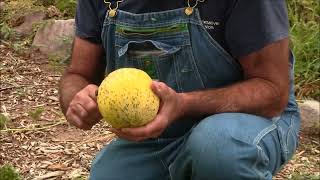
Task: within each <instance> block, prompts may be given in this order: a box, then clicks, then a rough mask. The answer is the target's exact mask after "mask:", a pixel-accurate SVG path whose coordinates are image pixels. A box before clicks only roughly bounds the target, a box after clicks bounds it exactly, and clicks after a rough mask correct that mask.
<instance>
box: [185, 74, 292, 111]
mask: <svg viewBox="0 0 320 180" xmlns="http://www.w3.org/2000/svg"><path fill="white" fill-rule="evenodd" d="M182 96H183V99H184V103H185V108H184V109H185V115H187V116H188V115H189V116H202V115H209V114H216V113H224V112H242V113H250V114H256V115H260V116H264V117H273V116H276V115H278V114H279V113H280V112H281V111H282V110H283V108H284V107H285V105H286V103H287V99H286V98H283V97H281V93H280V91H279V90H277V88H276V87H274V86H273V84H272V83H271V82H269V81H266V80H263V79H258V78H256V79H250V80H246V81H243V82H240V83H237V84H234V85H231V86H228V87H225V88H218V89H211V90H205V91H198V92H191V93H184V94H182Z"/></svg>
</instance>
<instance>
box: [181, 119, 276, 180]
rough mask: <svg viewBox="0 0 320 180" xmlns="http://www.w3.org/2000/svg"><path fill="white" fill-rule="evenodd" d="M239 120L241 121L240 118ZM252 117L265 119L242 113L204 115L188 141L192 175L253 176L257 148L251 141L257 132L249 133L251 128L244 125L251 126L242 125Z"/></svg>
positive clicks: (219, 176)
mask: <svg viewBox="0 0 320 180" xmlns="http://www.w3.org/2000/svg"><path fill="white" fill-rule="evenodd" d="M241 120H242V121H243V122H239V121H241ZM252 120H258V121H259V120H262V121H264V119H263V118H261V119H260V118H259V117H257V116H253V115H247V114H241V113H224V114H218V115H214V116H210V117H208V118H206V119H203V120H202V121H201V122H200V123H199V124H198V125H197V126H196V127H195V128H194V129H193V130H192V133H191V134H190V136H189V138H188V141H187V148H188V150H189V153H190V156H191V158H192V165H193V169H194V172H193V173H194V176H202V175H205V177H208V176H209V177H213V178H216V179H227V178H234V177H246V178H252V177H255V176H256V175H257V173H256V172H254V171H253V170H252V167H253V166H254V161H255V160H257V159H259V157H258V154H259V152H258V151H259V149H258V147H257V145H256V144H254V143H253V142H254V139H255V138H254V137H255V136H256V135H254V134H250V133H252V131H250V130H249V131H247V129H246V128H249V127H250V126H246V125H245V124H247V123H249V122H250V121H252ZM263 123H264V122H263ZM252 124H255V123H252ZM241 126H242V127H241ZM252 128H258V129H259V128H261V127H254V126H253V127H252ZM262 129H263V128H262ZM269 176H270V173H269Z"/></svg>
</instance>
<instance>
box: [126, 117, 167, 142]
mask: <svg viewBox="0 0 320 180" xmlns="http://www.w3.org/2000/svg"><path fill="white" fill-rule="evenodd" d="M166 123H167V122H165V119H164V118H163V116H161V115H158V116H157V117H156V118H155V119H154V120H153V121H151V122H150V123H148V124H147V125H145V126H142V127H137V128H123V129H121V132H122V133H124V134H126V135H128V136H131V137H154V136H155V135H157V134H158V133H159V132H162V131H163V129H164V128H165V127H166V125H165V124H166Z"/></svg>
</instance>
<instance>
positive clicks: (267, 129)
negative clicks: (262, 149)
mask: <svg viewBox="0 0 320 180" xmlns="http://www.w3.org/2000/svg"><path fill="white" fill-rule="evenodd" d="M275 129H277V126H276V125H275V124H272V125H271V126H268V127H266V128H264V129H263V130H262V131H260V133H259V134H258V135H257V136H256V137H255V138H254V140H253V144H254V145H257V144H259V143H260V141H261V139H262V138H263V137H264V136H266V135H267V134H268V133H270V132H271V131H273V130H275Z"/></svg>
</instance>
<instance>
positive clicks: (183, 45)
mask: <svg viewBox="0 0 320 180" xmlns="http://www.w3.org/2000/svg"><path fill="white" fill-rule="evenodd" d="M175 37H176V36H173V38H175ZM115 38H116V39H115V42H114V43H115V46H118V47H122V46H123V45H121V42H122V41H124V42H125V43H124V44H126V43H128V42H129V41H130V40H120V39H121V38H123V37H121V36H119V35H115ZM178 38H179V37H178ZM152 40H153V39H152ZM163 40H165V39H159V40H158V39H154V40H153V41H160V42H161V41H163ZM179 42H180V43H179V44H178V45H176V46H177V47H185V46H190V45H191V43H190V41H188V40H182V41H181V40H180V41H179Z"/></svg>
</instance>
